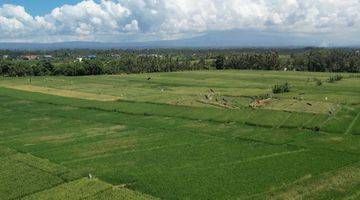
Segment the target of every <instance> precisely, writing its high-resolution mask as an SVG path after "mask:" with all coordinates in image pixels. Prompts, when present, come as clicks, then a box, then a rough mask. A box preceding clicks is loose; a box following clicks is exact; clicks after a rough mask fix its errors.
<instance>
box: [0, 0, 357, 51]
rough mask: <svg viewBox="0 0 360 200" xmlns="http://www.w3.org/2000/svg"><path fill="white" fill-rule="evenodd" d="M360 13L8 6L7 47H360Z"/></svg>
mask: <svg viewBox="0 0 360 200" xmlns="http://www.w3.org/2000/svg"><path fill="white" fill-rule="evenodd" d="M359 11H360V1H359V0H256V1H254V0H0V42H62V41H99V42H124V41H148V40H172V39H182V38H190V37H193V36H198V35H206V34H208V33H212V32H216V31H221V32H223V31H232V30H251V31H252V32H255V33H264V32H266V33H274V34H273V35H271V34H267V35H268V38H269V40H271V39H277V40H281V39H278V38H279V37H278V36H279V35H283V36H286V37H289V38H297V37H305V38H308V40H309V41H312V44H319V45H326V44H334V45H350V44H352V45H354V44H355V45H360V38H359V37H358V35H360V12H359ZM239 37H246V34H243V35H242V34H241V31H240V32H239ZM245 39H246V38H245ZM275 42H276V41H275ZM279 42H281V41H279ZM254 44H255V43H254Z"/></svg>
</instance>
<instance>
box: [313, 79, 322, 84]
mask: <svg viewBox="0 0 360 200" xmlns="http://www.w3.org/2000/svg"><path fill="white" fill-rule="evenodd" d="M314 81H315V84H316V85H317V86H320V85H322V81H321V80H320V79H317V78H315V79H314Z"/></svg>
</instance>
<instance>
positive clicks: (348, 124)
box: [0, 71, 360, 199]
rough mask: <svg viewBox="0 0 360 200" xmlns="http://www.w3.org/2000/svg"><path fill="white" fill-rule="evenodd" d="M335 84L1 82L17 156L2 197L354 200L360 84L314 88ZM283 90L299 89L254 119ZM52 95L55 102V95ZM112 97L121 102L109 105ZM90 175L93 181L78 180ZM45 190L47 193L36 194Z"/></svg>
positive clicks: (205, 74) (286, 76) (161, 76)
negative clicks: (263, 99) (261, 101)
mask: <svg viewBox="0 0 360 200" xmlns="http://www.w3.org/2000/svg"><path fill="white" fill-rule="evenodd" d="M148 76H151V77H152V79H151V81H147V80H146V78H147V77H148ZM329 76H330V75H329V74H328V73H308V72H270V71H269V72H268V71H216V72H215V71H195V72H177V73H156V74H139V75H119V76H89V77H35V78H32V83H31V84H32V85H34V86H37V87H44V88H45V89H42V90H41V91H37V92H36V91H31V89H32V88H33V87H28V86H27V87H23V86H22V85H29V83H28V82H27V79H26V78H2V79H1V80H0V113H1V114H0V125H1V128H0V138H1V139H0V145H3V146H7V147H11V148H12V149H8V148H2V147H0V156H1V159H2V160H4V161H3V162H7V163H8V164H7V165H4V169H3V170H2V171H6V173H5V172H4V173H2V172H1V173H2V174H1V175H0V179H1V182H0V183H2V184H3V188H6V189H4V190H1V189H0V195H2V197H4V199H13V198H18V197H26V198H27V199H48V198H50V199H51V198H54V199H65V198H66V199H69V198H70V197H72V198H73V199H79V198H82V199H84V198H85V199H147V198H152V197H157V198H163V199H271V198H275V199H277V198H279V199H283V198H287V197H289V195H290V196H291V195H294V194H296V195H297V196H299V197H301V198H306V199H327V198H329V197H332V196H333V197H334V198H338V199H341V198H346V197H349V198H350V197H351V198H354V197H355V198H356V197H357V196H356V195H358V194H357V191H358V189H359V184H360V183H359V182H360V181H359V179H358V175H359V174H358V171H359V169H360V168H359V165H358V164H357V163H358V162H359V161H360V159H359V158H360V156H359V152H360V138H359V135H360V134H359V130H360V129H359V127H360V125H359V122H360V117H358V116H359V107H358V105H359V102H360V97H358V96H359V95H358V94H359V93H360V87H359V86H360V84H359V79H356V78H345V79H344V80H341V81H339V82H337V83H334V84H327V83H324V84H323V85H322V86H315V84H314V83H313V82H312V81H308V80H311V79H312V78H314V77H315V78H319V79H324V80H325V79H326V78H328V77H329ZM345 77H348V75H345ZM283 82H289V83H290V84H291V85H292V88H293V89H292V90H291V92H290V93H288V94H280V95H275V96H272V98H271V99H270V103H268V104H265V105H263V106H262V107H259V108H255V109H253V108H250V104H251V103H252V102H253V101H254V100H255V96H259V95H263V94H266V93H270V92H271V87H272V85H274V84H277V83H283ZM18 86H21V87H18ZM48 87H49V88H52V90H51V94H52V95H50V94H46V93H47V92H46V88H48ZM12 88H18V89H17V90H16V89H12ZM24 88H25V89H24ZM29 88H30V89H29ZM67 90H71V91H72V93H71V95H70V96H69V95H68V94H69V93H67V92H66V91H67ZM54 91H55V93H54ZM38 92H41V93H38ZM76 92H79V93H78V96H76V97H75V96H72V95H73V94H77V93H76ZM64 94H65V95H64ZM102 95H103V96H102ZM104 95H108V96H111V97H116V98H115V99H119V100H115V101H110V100H104V98H103V97H104ZM205 95H207V96H208V97H209V96H210V97H211V99H206V97H205ZM97 96H98V97H99V99H96V97H97ZM89 97H91V98H89ZM325 97H327V100H326V98H325ZM216 99H217V101H216ZM224 99H225V100H224ZM199 102H206V103H199ZM214 104H216V105H214ZM309 104H311V105H309ZM217 105H220V106H217ZM315 128H318V129H320V130H319V131H315ZM18 152H22V153H18ZM20 161H21V162H20ZM24 163H26V165H24ZM11 166H14V167H13V168H11ZM29 169H31V170H29ZM17 171H20V172H21V173H20V174H21V175H19V174H18V173H16V172H17ZM89 174H92V176H94V177H95V178H93V179H87V178H80V177H87V176H88V175H89ZM15 177H16V178H15ZM29 177H30V178H29ZM38 177H40V178H38ZM36 178H38V179H39V180H40V181H38V182H37V184H28V183H29V182H32V181H33V182H34V180H35V179H36ZM15 179H16V181H15ZM23 180H26V181H23ZM328 182H329V184H324V183H328ZM24 184H25V185H24ZM308 185H311V187H309V186H308ZM4 186H7V187H4ZM16 187H22V188H24V189H23V191H21V192H18V191H16V190H15V188H16ZM336 187H338V189H337V188H336ZM151 196H152V197H151ZM1 199H2V198H1Z"/></svg>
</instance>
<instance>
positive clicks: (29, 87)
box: [3, 85, 119, 101]
mask: <svg viewBox="0 0 360 200" xmlns="http://www.w3.org/2000/svg"><path fill="white" fill-rule="evenodd" d="M3 87H6V88H11V89H16V90H23V91H28V92H38V93H44V94H51V95H57V96H62V97H71V98H80V99H89V100H97V101H116V100H118V99H119V97H115V96H111V95H104V94H93V93H88V92H79V91H70V90H62V89H55V88H48V87H40V86H34V85H3Z"/></svg>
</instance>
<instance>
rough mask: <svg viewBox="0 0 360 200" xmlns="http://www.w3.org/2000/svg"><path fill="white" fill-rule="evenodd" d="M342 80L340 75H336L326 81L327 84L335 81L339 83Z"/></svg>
mask: <svg viewBox="0 0 360 200" xmlns="http://www.w3.org/2000/svg"><path fill="white" fill-rule="evenodd" d="M341 79H343V76H342V75H341V74H336V75H335V76H330V78H329V79H328V83H335V82H336V81H340V80H341Z"/></svg>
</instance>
